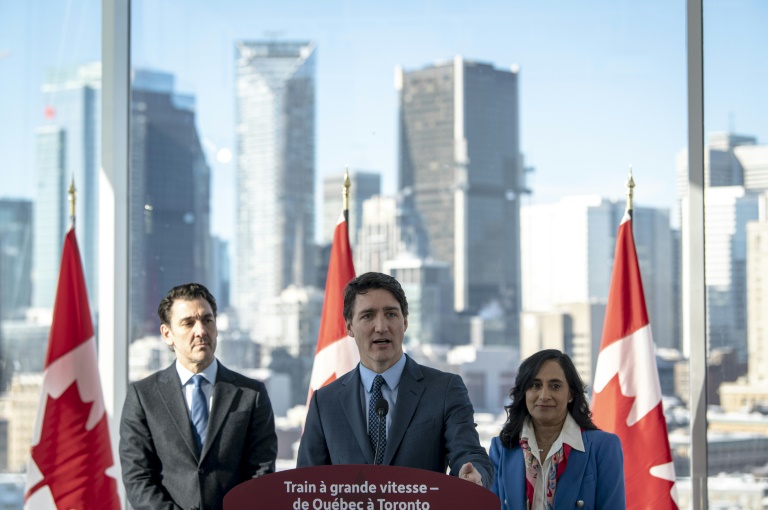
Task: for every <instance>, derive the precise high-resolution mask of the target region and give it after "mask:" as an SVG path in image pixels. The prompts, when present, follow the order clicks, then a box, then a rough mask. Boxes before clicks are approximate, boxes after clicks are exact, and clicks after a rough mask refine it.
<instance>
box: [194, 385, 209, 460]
mask: <svg viewBox="0 0 768 510" xmlns="http://www.w3.org/2000/svg"><path fill="white" fill-rule="evenodd" d="M207 382H208V381H207V380H206V379H205V377H203V376H202V375H200V374H197V375H193V376H192V384H194V385H195V389H193V390H192V414H191V417H192V429H193V430H192V433H193V434H194V436H195V442H196V443H197V451H198V453H200V451H202V449H203V444H205V431H206V430H207V429H208V401H207V400H208V399H206V398H205V392H203V384H205V383H207Z"/></svg>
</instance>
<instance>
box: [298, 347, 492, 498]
mask: <svg viewBox="0 0 768 510" xmlns="http://www.w3.org/2000/svg"><path fill="white" fill-rule="evenodd" d="M364 391H365V390H364V389H363V385H362V383H361V381H360V370H359V369H357V368H355V369H354V370H351V371H350V372H348V373H347V374H345V375H344V376H343V377H341V378H340V379H337V380H336V381H334V382H332V383H331V384H329V385H327V386H325V387H323V388H320V389H319V390H317V391H316V392H315V393H314V394H313V395H312V400H311V401H310V404H309V411H308V413H307V421H306V424H305V425H304V435H303V436H302V438H301V444H300V445H299V458H298V465H297V467H306V466H320V465H327V464H373V456H374V451H373V448H372V447H371V442H370V440H369V439H368V433H367V425H366V419H365V416H364V415H363V404H362V402H364V401H365V400H364V396H363V392H364ZM390 413H391V414H392V416H391V417H392V421H391V425H390V430H389V434H387V448H386V450H385V451H384V462H383V464H385V465H390V466H406V467H412V468H421V469H428V470H430V471H437V472H439V473H445V472H446V467H448V466H450V468H451V474H452V475H454V476H455V475H458V472H459V469H461V466H462V465H463V464H464V463H465V462H472V464H473V465H474V466H475V468H477V470H478V471H479V472H480V474H481V475H482V476H483V484H484V485H485V486H486V487H490V485H491V484H492V482H493V468H492V466H491V462H490V459H489V458H488V454H487V453H486V451H485V449H484V448H483V447H482V446H480V440H479V438H478V435H477V430H476V428H475V423H474V410H473V408H472V403H471V402H470V401H469V395H468V394H467V388H466V387H465V386H464V382H463V381H462V380H461V377H459V376H458V375H456V374H449V373H446V372H441V371H439V370H435V369H433V368H428V367H424V366H421V365H419V364H418V363H416V362H415V361H413V360H412V359H411V358H408V357H407V358H406V363H405V369H404V370H403V375H402V377H401V378H400V384H399V386H398V389H397V404H395V407H394V409H392V410H390Z"/></svg>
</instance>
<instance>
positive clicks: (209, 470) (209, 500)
mask: <svg viewBox="0 0 768 510" xmlns="http://www.w3.org/2000/svg"><path fill="white" fill-rule="evenodd" d="M157 312H158V315H160V322H161V326H160V333H161V334H162V336H163V338H164V339H165V342H166V343H167V344H168V346H170V347H171V348H172V349H173V350H174V351H175V353H176V362H175V363H174V364H172V365H171V366H170V367H168V368H167V369H165V370H162V371H160V372H158V373H156V374H153V375H151V376H149V377H147V378H146V379H143V380H141V381H139V382H137V383H134V384H131V385H130V386H129V388H128V394H127V395H126V398H125V406H124V407H123V417H122V421H121V423H120V463H121V465H122V468H123V483H124V484H125V491H126V493H127V495H128V501H129V502H130V503H131V505H132V506H133V508H134V509H135V510H140V509H152V510H157V509H169V510H170V509H180V508H181V509H185V510H187V509H189V510H209V509H219V508H222V502H223V499H224V495H225V494H226V493H227V492H228V491H229V490H230V489H231V488H232V487H234V486H235V485H237V484H239V483H240V482H243V481H245V480H248V479H250V478H253V477H256V476H259V475H263V474H265V473H271V472H273V471H274V469H275V458H276V457H277V436H276V434H275V421H274V416H273V414H272V404H271V403H270V401H269V396H268V395H267V391H266V388H265V387H264V384H263V383H261V382H259V381H255V380H253V379H249V378H247V377H244V376H242V375H240V374H238V373H235V372H233V371H231V370H228V369H227V368H226V367H224V365H222V364H221V363H219V362H218V360H217V359H216V358H215V357H214V352H215V351H216V337H217V334H218V333H217V330H216V300H215V299H214V297H213V296H212V295H211V293H210V292H208V289H206V288H205V287H204V286H202V285H200V284H195V283H188V284H185V285H179V286H178V287H174V288H173V289H171V291H170V292H169V293H168V295H167V296H166V297H165V298H164V299H163V300H162V301H161V302H160V306H159V307H158V310H157Z"/></svg>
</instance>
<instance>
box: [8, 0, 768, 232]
mask: <svg viewBox="0 0 768 510" xmlns="http://www.w3.org/2000/svg"><path fill="white" fill-rule="evenodd" d="M552 3H553V5H554V4H556V5H557V6H558V7H559V8H558V9H552V8H551V6H549V7H547V6H542V5H529V4H525V3H523V2H513V3H511V4H510V5H495V4H494V3H492V2H480V3H479V4H476V5H473V6H472V8H471V10H469V8H468V7H466V6H462V5H460V4H450V5H447V6H442V7H441V8H440V9H437V8H436V7H435V6H433V5H431V4H429V3H426V2H425V3H420V4H416V5H414V6H410V7H406V5H405V4H394V5H392V6H388V7H383V6H376V5H373V4H365V5H359V6H356V7H355V9H354V10H353V9H350V8H348V7H345V6H344V4H333V5H330V6H327V8H326V7H324V8H323V9H319V7H317V6H313V5H311V4H309V3H305V2H296V3H292V4H290V5H288V6H277V5H261V6H249V5H246V4H239V3H235V2H230V3H226V4H225V5H222V6H216V8H213V7H210V6H199V8H198V9H196V10H194V11H192V12H188V13H187V12H184V13H183V12H182V10H181V9H182V8H181V4H180V3H172V2H167V3H164V4H163V5H162V6H161V7H159V6H154V5H151V4H146V3H140V2H135V3H134V4H133V5H134V11H133V18H134V24H133V26H134V31H133V40H134V43H133V55H132V56H133V62H134V67H144V68H147V67H148V68H153V69H159V70H163V71H165V72H169V73H172V74H174V75H175V76H176V77H177V80H178V81H177V83H178V84H179V85H178V89H179V90H180V91H181V92H183V93H189V94H192V95H195V96H196V97H197V98H198V128H199V130H200V132H201V137H202V139H203V143H204V146H205V147H206V151H207V159H208V162H209V165H210V166H211V167H212V177H213V180H212V196H213V197H215V198H214V200H213V201H212V229H213V232H212V233H213V234H215V235H218V236H220V237H223V238H225V239H228V240H231V239H233V234H234V224H235V222H234V218H235V211H234V210H233V209H234V208H233V207H232V204H233V203H234V199H233V198H234V185H233V183H234V174H235V170H234V159H232V158H231V155H232V153H233V152H234V142H233V140H234V120H233V103H234V76H233V73H232V72H231V69H232V66H231V64H232V62H233V59H234V50H233V48H234V41H235V40H236V39H237V38H238V37H245V38H261V39H263V38H264V37H265V35H271V36H273V37H276V38H278V39H281V40H284V39H290V38H301V39H308V40H312V41H313V42H314V43H315V44H316V45H317V47H318V54H319V57H318V64H317V80H318V98H317V141H316V146H317V154H316V169H317V170H316V174H317V177H318V179H317V181H318V182H320V181H321V179H322V176H323V175H326V174H328V173H337V172H339V171H340V170H341V169H342V167H343V166H344V165H345V164H348V165H349V166H350V167H351V168H375V169H380V170H381V171H382V176H383V183H382V184H383V191H384V193H388V194H389V193H393V192H394V190H395V189H396V177H395V175H396V171H397V169H396V158H397V142H396V136H397V135H396V116H397V108H396V101H397V97H396V91H395V88H394V85H393V81H394V69H395V67H396V66H397V65H401V66H403V68H404V70H406V71H408V70H411V69H417V68H421V67H424V66H425V65H428V64H430V63H431V62H434V61H436V60H441V59H442V60H444V59H452V58H453V57H454V56H455V55H457V54H460V55H464V56H465V57H466V58H468V59H472V60H477V61H481V62H488V63H492V64H494V65H495V66H497V67H499V68H510V67H511V66H514V65H519V67H520V88H521V91H520V105H521V152H522V153H523V156H524V158H525V164H526V166H532V167H534V168H535V169H536V171H535V172H534V173H533V174H529V176H528V179H529V182H528V186H529V188H531V189H532V190H533V194H532V195H531V196H530V197H528V198H527V199H526V200H529V201H530V202H531V203H541V202H553V201H556V200H557V199H559V198H560V197H562V196H564V195H565V194H573V193H576V194H599V195H602V196H606V197H611V198H617V197H620V196H621V195H622V194H623V181H624V178H625V176H626V170H627V164H628V163H632V164H633V165H634V169H635V179H636V181H637V184H638V187H637V188H636V200H637V201H638V203H639V204H642V205H650V206H665V207H673V205H674V200H675V191H674V182H675V170H674V158H675V155H676V153H677V151H678V150H679V149H680V148H681V147H684V146H685V145H686V138H687V132H686V127H685V125H686V108H687V102H686V99H685V96H686V87H685V76H686V68H685V65H686V64H685V37H684V36H685V17H684V14H685V9H684V3H683V2H680V3H670V2H651V3H649V4H648V3H646V4H644V5H642V6H640V5H630V4H620V5H610V6H606V5H602V4H599V3H597V2H590V3H586V4H583V3H581V4H579V6H578V7H577V6H573V5H571V4H569V3H565V2H552ZM83 4H84V5H80V4H79V5H76V6H70V9H71V10H70V12H66V11H59V10H60V9H64V7H62V6H57V5H43V4H41V3H39V2H31V3H24V4H23V5H21V6H20V5H14V6H9V5H4V6H3V7H1V8H0V9H1V10H2V11H3V14H7V16H5V15H4V16H0V73H2V74H5V71H8V72H9V73H15V74H16V75H18V76H20V77H23V79H19V80H18V81H14V82H8V83H7V84H5V85H3V88H4V89H7V93H6V94H3V95H2V96H0V106H2V107H3V108H4V109H5V107H6V106H8V109H7V111H9V112H10V117H9V118H10V119H11V120H12V122H6V123H4V127H0V144H2V145H1V146H0V148H2V149H3V150H2V151H0V153H3V154H4V156H3V157H2V162H3V164H2V166H1V167H2V172H3V178H4V183H5V185H4V186H3V189H2V191H0V195H2V196H9V197H28V198H34V186H32V185H30V183H29V182H28V181H29V180H30V179H28V178H27V179H25V178H24V176H28V175H29V173H30V171H31V170H30V169H31V165H33V161H34V159H33V158H32V157H31V155H33V154H34V149H33V147H32V146H31V143H32V142H31V141H30V140H27V139H25V138H24V137H25V136H26V138H29V132H30V131H31V130H32V128H33V127H34V126H36V125H38V124H40V123H41V121H42V120H43V114H42V112H43V108H44V106H45V105H46V103H47V102H49V101H50V100H51V98H50V97H42V94H40V92H39V83H42V81H41V80H42V76H43V75H44V74H45V73H46V72H48V71H49V70H50V69H51V68H52V67H56V66H57V64H58V65H59V66H64V65H69V64H72V63H75V64H79V63H83V62H87V61H92V60H98V59H99V48H100V43H99V39H98V37H99V34H98V33H94V34H90V35H89V34H88V31H87V30H84V27H87V26H89V25H88V23H89V21H91V20H96V22H97V23H98V19H100V18H99V15H100V12H99V10H100V8H99V4H98V3H96V2H90V3H89V2H84V3H83ZM704 9H705V10H704V14H705V27H704V29H705V45H704V48H705V91H706V92H705V119H706V131H707V133H709V132H712V131H727V130H729V129H730V130H732V131H734V132H738V133H745V134H749V135H752V136H755V137H756V138H757V139H758V143H765V141H766V139H768V127H766V125H765V122H764V121H763V120H762V119H764V118H766V117H768V111H767V110H768V105H766V104H765V102H764V101H763V102H760V101H759V100H758V99H759V98H760V95H759V92H758V86H759V85H758V84H759V83H764V82H765V81H766V80H765V75H766V73H768V71H766V70H765V69H764V66H749V65H747V64H748V63H749V62H750V61H755V59H756V58H759V57H758V55H759V53H760V48H764V47H766V46H767V45H768V36H766V35H765V34H762V33H759V32H762V31H761V30H760V31H758V30H757V27H759V26H761V21H763V22H764V21H766V20H768V7H767V6H766V5H764V4H760V3H759V2H756V1H749V2H741V3H739V4H737V5H733V4H732V3H725V2H714V1H713V2H705V5H704ZM257 12H258V15H257ZM62 18H63V19H65V20H69V25H71V26H68V27H67V28H65V29H62V27H61V23H60V20H61V19H62ZM3 20H5V21H3ZM254 20H258V22H257V23H256V24H254V23H253V21H254ZM169 23H170V24H169ZM393 24H396V25H397V26H398V32H399V33H401V35H399V36H398V38H397V40H392V39H391V38H389V37H388V36H387V34H389V29H390V27H391V26H392V25H393ZM649 26H652V27H654V29H653V30H648V29H647V28H648V27H649ZM161 27H162V28H161ZM499 27H505V29H504V30H501V29H499ZM585 27H588V28H589V30H584V28H585ZM24 28H27V29H28V30H31V29H33V28H34V29H35V30H34V31H33V32H34V33H38V34H40V33H49V34H51V38H50V39H46V38H38V37H35V38H31V39H29V38H28V36H24V35H23V34H24ZM735 30H738V33H739V37H733V36H732V35H733V33H735V32H734V31H735ZM96 32H97V31H96ZM30 33H32V32H30ZM65 43H66V44H65ZM51 47H56V48H57V51H55V52H51V51H49V48H51ZM371 55H373V57H374V58H371ZM750 59H751V60H750ZM31 63H34V65H33V64H31ZM725 91H728V92H729V93H728V94H727V95H726V93H725ZM726 96H727V97H726ZM12 97H22V98H24V99H23V100H22V101H16V102H15V103H11V102H9V101H8V98H12ZM227 98H230V99H227ZM11 125H12V126H13V127H10V126H11ZM11 147H13V149H15V150H13V149H11ZM18 148H22V150H19V149H18ZM217 155H218V156H220V158H217V157H216V156H217ZM9 168H13V169H18V170H19V171H13V172H11V171H9V170H8V169H9ZM613 175H615V178H612V177H611V176H613ZM316 195H317V194H316ZM319 202H320V199H319V197H317V198H316V204H318V203H319ZM317 208H318V209H319V206H317ZM318 216H319V215H318ZM318 230H319V229H318Z"/></svg>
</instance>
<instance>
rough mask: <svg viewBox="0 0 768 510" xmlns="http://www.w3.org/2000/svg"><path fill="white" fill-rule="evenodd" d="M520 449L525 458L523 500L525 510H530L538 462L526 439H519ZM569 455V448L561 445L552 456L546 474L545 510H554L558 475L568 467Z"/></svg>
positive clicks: (537, 473) (537, 472) (538, 466)
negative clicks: (527, 509)
mask: <svg viewBox="0 0 768 510" xmlns="http://www.w3.org/2000/svg"><path fill="white" fill-rule="evenodd" d="M520 448H522V450H523V455H524V458H525V498H526V500H527V501H526V508H529V509H530V508H532V506H533V490H534V487H536V477H537V476H538V475H539V468H540V464H539V460H538V459H537V458H536V456H535V455H533V451H532V450H531V447H530V445H529V444H528V439H526V438H523V437H521V438H520ZM570 453H571V446H570V445H567V444H563V445H562V446H561V447H560V449H559V450H558V451H557V452H555V454H554V455H553V456H552V462H551V463H550V465H549V472H548V473H547V485H546V487H547V495H546V498H545V501H546V504H547V510H554V508H555V490H556V489H557V481H558V480H559V479H560V475H562V474H563V471H565V467H566V466H567V465H568V455H569V454H570Z"/></svg>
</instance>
